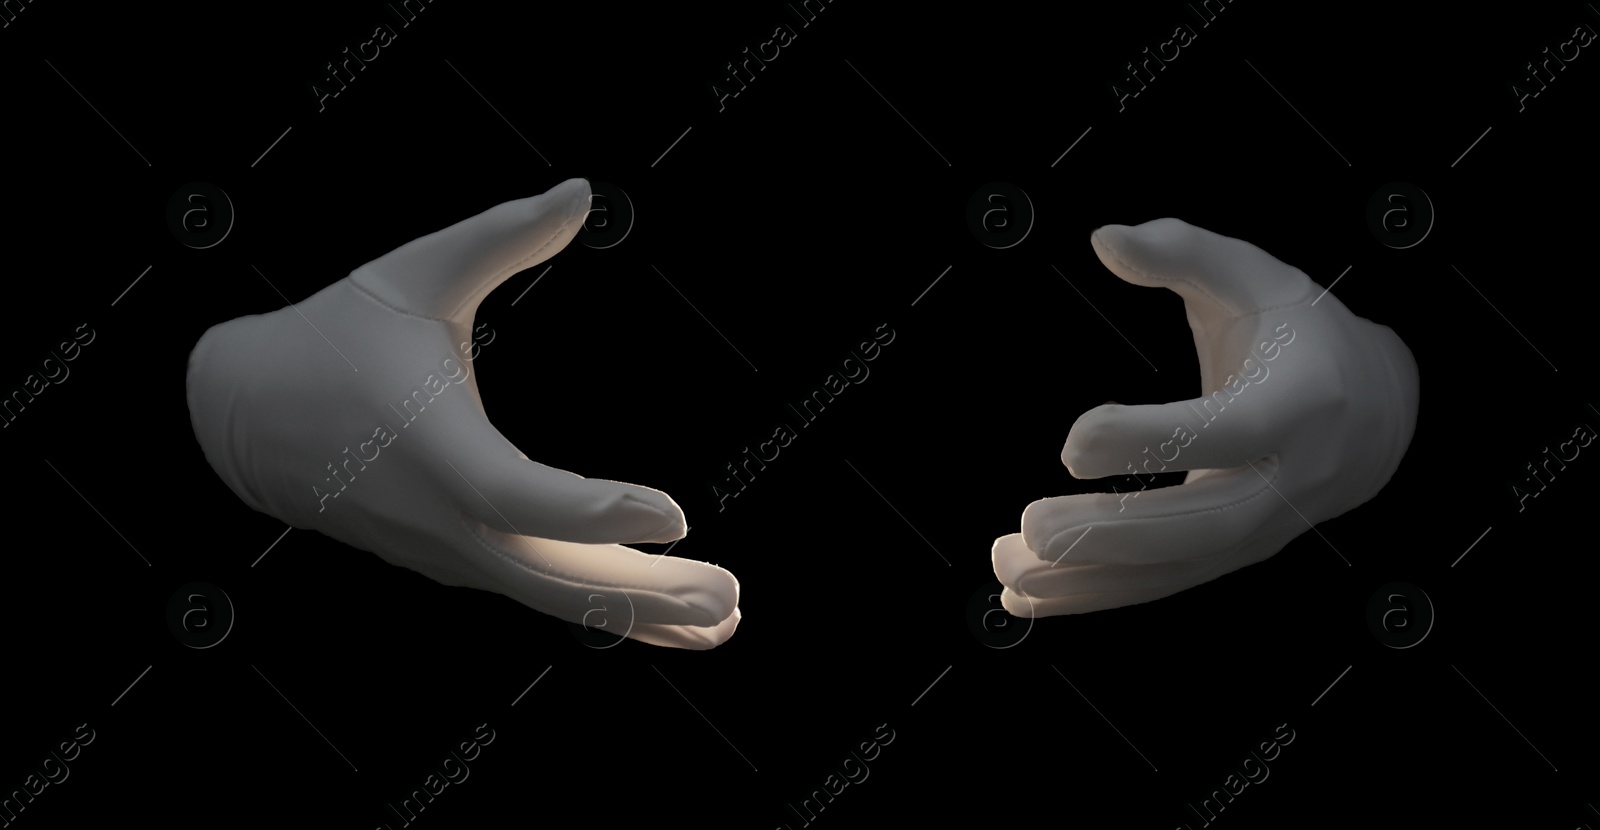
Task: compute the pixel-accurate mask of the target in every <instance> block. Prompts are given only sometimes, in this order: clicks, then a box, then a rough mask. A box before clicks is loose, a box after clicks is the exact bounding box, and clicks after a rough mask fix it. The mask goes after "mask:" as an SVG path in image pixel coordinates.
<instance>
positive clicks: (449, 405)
mask: <svg viewBox="0 0 1600 830" xmlns="http://www.w3.org/2000/svg"><path fill="white" fill-rule="evenodd" d="M589 197H590V193H589V184H588V182H586V181H584V180H583V179H569V180H568V181H566V182H563V183H561V184H559V185H557V186H555V187H554V188H551V189H550V191H549V192H547V193H544V194H543V195H540V196H534V197H532V198H527V199H520V200H517V201H512V202H507V203H505V204H502V205H499V206H497V207H494V208H491V209H489V210H487V211H485V212H483V213H481V214H479V215H477V216H474V217H472V218H471V219H467V220H466V221H463V222H460V223H458V224H456V225H453V226H451V227H449V228H446V229H444V230H441V231H439V232H437V233H433V234H429V235H428V236H425V237H422V238H421V239H417V240H414V241H412V242H410V243H407V244H406V245H403V246H401V247H400V248H398V249H396V250H394V251H393V252H391V253H389V254H387V255H385V256H382V257H380V258H378V259H376V260H373V261H372V262H369V263H367V264H366V265H363V266H361V267H360V268H357V269H356V270H355V271H354V272H352V273H351V274H350V275H349V276H348V277H346V278H345V279H342V280H339V281H338V282H336V283H333V284H332V285H330V286H328V287H327V288H324V289H323V290H321V291H319V292H317V293H316V294H314V295H312V296H311V297H309V298H307V299H305V300H303V301H301V302H299V303H295V304H293V305H292V306H289V307H285V308H281V309H278V310H277V311H274V312H271V313H268V314H257V315H251V316H246V317H240V318H238V319H236V320H230V321H228V322H226V323H222V324H220V325H217V326H213V327H212V328H211V329H210V330H209V331H207V332H206V333H205V335H203V336H202V337H201V338H200V341H199V342H198V343H197V344H196V345H195V348H194V351H193V352H192V353H191V354H190V356H189V369H188V401H189V412H190V416H191V420H192V423H193V426H194V431H195V436H196V438H197V439H198V440H199V442H200V446H201V448H202V449H204V451H205V456H206V459H207V460H208V461H209V462H210V463H211V466H212V468H213V469H215V470H216V471H217V475H219V476H221V478H222V480H223V481H224V482H226V483H227V485H228V487H229V488H231V489H232V490H233V492H234V493H235V494H237V495H238V496H239V498H240V499H243V500H244V502H245V503H246V504H248V505H250V506H251V507H252V508H254V509H256V510H258V511H261V512H262V513H266V514H268V515H270V516H273V517H275V518H277V519H280V520H282V521H284V522H287V523H288V524H290V525H292V526H294V527H296V528H305V529H312V530H317V531H321V532H322V533H325V534H327V535H328V536H331V537H333V538H334V539H337V540H339V541H341V542H344V543H346V544H348V545H351V546H352V547H356V548H360V549H362V550H367V551H371V552H373V553H375V554H377V555H378V556H380V557H382V558H383V559H384V560H385V561H387V562H390V563H392V564H395V565H400V566H402V567H406V568H410V569H412V570H414V571H417V572H419V573H422V574H423V575H425V576H428V577H429V578H431V579H434V580H437V581H439V582H442V583H444V584H446V585H461V586H469V587H473V588H480V589H483V590H487V591H493V592H496V593H500V594H504V595H506V596H509V597H511V598H513V599H515V600H517V601H519V602H521V603H523V604H524V605H527V606H529V607H531V608H534V609H536V610H538V611H542V612H544V613H546V614H550V615H552V616H555V617H559V618H560V619H563V620H567V621H569V622H575V623H582V624H586V625H589V626H591V627H596V628H599V629H600V630H603V631H608V632H611V633H613V634H618V635H625V636H627V637H629V638H631V639H635V640H639V641H642V642H646V643H651V644H654V645H661V646H672V647H679V648H691V649H706V648H712V647H714V646H717V645H719V644H721V643H722V642H724V641H726V640H727V639H728V638H729V637H731V636H732V635H733V632H734V629H735V628H736V627H737V625H738V622H739V617H740V615H739V609H738V601H739V583H738V581H737V580H736V579H734V577H733V574H731V573H729V572H728V571H726V570H723V569H721V568H718V567H715V566H712V565H708V564H705V563H702V562H695V561H691V560H686V559H678V558H673V557H658V556H655V555H649V554H645V553H643V552H641V551H637V550H634V549H632V548H628V547H624V546H623V544H625V543H629V542H670V541H672V540H674V539H678V538H680V537H682V536H683V535H684V533H685V532H686V529H687V525H686V524H685V520H684V516H683V511H682V510H681V509H679V507H678V505H677V504H676V503H674V502H673V500H672V499H671V498H669V497H667V495H666V494H665V493H661V492H658V491H656V490H652V489H649V488H646V487H640V486H637V485H632V484H623V483H619V482H614V481H600V480H595V479H586V478H583V477H581V476H578V475H574V474H572V473H569V472H565V471H562V470H557V469H553V468H551V467H547V466H544V465H542V464H539V463H537V462H534V461H530V460H528V458H527V456H525V455H524V454H522V452H521V451H519V450H518V449H517V448H516V447H515V446H513V445H512V444H511V443H510V442H509V441H508V440H506V438H505V437H504V436H502V435H501V434H500V432H499V431H497V430H496V429H495V428H494V427H493V426H492V425H491V424H490V423H489V419H488V417H487V415H486V414H485V413H484V409H483V403H482V400H481V398H480V397H479V394H478V385H477V377H476V373H475V372H473V371H472V363H471V358H472V357H474V356H476V350H477V347H478V345H477V344H475V343H474V338H473V328H472V320H473V315H474V314H475V313H476V311H477V308H478V304H479V302H480V301H482V300H483V298H484V297H485V296H487V295H488V293H489V292H490V291H493V290H494V288H495V287H496V286H498V285H499V284H500V283H502V282H504V281H505V280H506V279H507V278H508V277H510V276H511V275H512V274H515V273H516V272H518V271H521V270H523V269H525V268H530V267H532V266H535V265H537V264H539V263H540V262H543V261H544V260H546V259H548V258H550V257H551V256H554V255H555V254H556V253H557V252H559V251H560V250H561V249H562V248H563V247H565V246H566V244H567V243H568V242H570V241H571V240H572V239H573V237H574V236H575V235H576V233H577V232H578V230H579V228H580V227H581V225H582V222H583V219H584V216H585V214H586V213H587V212H588V210H589ZM596 313H597V314H598V313H601V312H599V311H597V312H596ZM601 609H604V610H601ZM602 624H603V627H601V626H602Z"/></svg>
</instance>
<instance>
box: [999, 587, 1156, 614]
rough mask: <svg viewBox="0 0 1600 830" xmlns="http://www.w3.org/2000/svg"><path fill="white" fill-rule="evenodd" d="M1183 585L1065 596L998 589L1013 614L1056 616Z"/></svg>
mask: <svg viewBox="0 0 1600 830" xmlns="http://www.w3.org/2000/svg"><path fill="white" fill-rule="evenodd" d="M1181 590H1183V589H1182V588H1178V589H1174V590H1172V591H1168V592H1166V593H1161V592H1154V591H1124V592H1116V593H1106V594H1072V595H1069V596H1064V597H1030V596H1025V595H1023V594H1019V593H1017V592H1016V591H1014V590H1012V589H1010V588H1006V589H1003V590H1002V591H1001V592H1000V605H1001V607H1003V608H1005V609H1006V611H1008V612H1010V613H1011V615H1012V616H1015V617H1023V618H1030V617H1031V618H1035V619H1037V618H1041V617H1059V616H1062V615H1065V614H1087V613H1089V612H1091V611H1108V610H1110V609H1112V608H1122V607H1124V606H1128V605H1138V604H1140V603H1145V602H1153V601H1155V600H1158V599H1161V598H1163V597H1167V596H1171V595H1172V594H1175V593H1177V592H1178V591H1181Z"/></svg>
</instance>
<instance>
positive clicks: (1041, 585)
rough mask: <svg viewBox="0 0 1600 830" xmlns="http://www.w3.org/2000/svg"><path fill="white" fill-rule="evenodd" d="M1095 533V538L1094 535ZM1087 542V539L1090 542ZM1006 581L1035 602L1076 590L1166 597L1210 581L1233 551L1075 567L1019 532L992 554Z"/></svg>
mask: <svg viewBox="0 0 1600 830" xmlns="http://www.w3.org/2000/svg"><path fill="white" fill-rule="evenodd" d="M1096 532H1098V531H1091V532H1090V538H1093V535H1094V533H1096ZM1085 541H1087V540H1085ZM991 556H992V560H993V564H994V573H995V577H996V578H998V579H999V580H1000V583H1001V584H1002V585H1004V586H1006V587H1008V588H1011V589H1013V590H1015V591H1016V592H1018V593H1020V594H1026V595H1027V596H1029V597H1031V598H1033V599H1034V600H1035V601H1037V600H1039V599H1040V598H1050V597H1065V596H1072V595H1075V594H1116V593H1137V592H1151V591H1156V592H1161V591H1165V592H1166V593H1162V594H1160V595H1161V596H1166V595H1167V594H1169V593H1176V592H1178V591H1181V590H1183V589H1185V588H1189V587H1193V586H1195V585H1199V584H1200V583H1202V582H1206V581H1209V580H1211V579H1213V578H1215V577H1216V576H1219V575H1220V574H1222V573H1226V572H1227V571H1229V570H1233V569H1232V568H1229V567H1226V566H1227V564H1228V561H1227V560H1228V558H1229V556H1228V554H1227V553H1224V554H1221V555H1219V556H1213V557H1208V558H1205V559H1188V560H1183V561H1179V562H1160V563H1156V564H1152V565H1071V564H1067V563H1066V562H1062V563H1059V564H1058V563H1055V562H1053V561H1050V560H1045V559H1040V558H1039V554H1037V553H1034V552H1033V551H1032V550H1030V549H1029V548H1028V545H1027V543H1026V542H1025V541H1023V538H1022V534H1020V533H1013V534H1010V535H1009V536H1002V537H1000V538H999V539H996V540H995V543H994V549H993V552H992V554H991Z"/></svg>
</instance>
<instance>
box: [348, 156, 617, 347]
mask: <svg viewBox="0 0 1600 830" xmlns="http://www.w3.org/2000/svg"><path fill="white" fill-rule="evenodd" d="M588 212H589V183H588V182H587V181H585V180H584V179H568V180H566V181H564V182H562V183H561V184H558V185H556V186H555V187H552V188H550V189H549V190H548V191H546V192H544V193H542V194H540V195H538V196H530V197H528V198H526V199H517V200H515V201H510V202H505V203H504V204H500V205H496V206H495V207H492V208H489V209H488V210H486V211H484V212H482V213H480V214H478V215H477V216H474V217H472V218H470V219H465V220H462V221H460V222H457V223H456V224H454V225H451V226H450V227H448V228H445V229H444V230H441V231H436V232H434V233H431V234H428V235H427V236H424V237H420V238H418V239H414V240H412V241H410V242H407V243H406V244H404V245H401V246H400V247H398V248H396V249H394V250H393V251H390V252H389V253H387V254H384V255H383V256H381V257H379V258H377V259H375V260H373V261H371V262H369V263H367V264H365V265H363V266H361V267H360V268H357V269H356V270H355V271H354V272H352V273H351V275H350V279H351V281H353V282H354V283H355V284H356V285H357V286H358V287H360V288H361V289H363V290H365V291H366V292H367V293H368V294H371V295H373V296H375V297H377V298H378V299H379V300H381V301H382V302H384V303H385V304H387V305H389V306H391V307H393V308H395V309H397V310H399V311H402V312H405V313H406V314H411V315H414V316H417V317H426V318H429V319H434V320H454V321H457V322H464V321H470V320H471V319H472V315H473V313H474V312H475V311H476V310H477V308H478V303H480V302H482V300H483V298H484V297H485V296H488V294H489V292H490V291H493V290H494V289H495V287H496V286H498V285H499V284H500V283H502V282H505V281H506V280H507V279H508V278H510V277H511V275H513V274H515V273H517V272H518V271H521V270H523V269H525V268H531V267H533V266H535V265H538V264H539V263H541V262H543V261H545V260H547V259H549V258H550V257H552V256H555V254H556V253H557V252H559V251H560V250H561V249H562V248H564V247H566V245H567V243H568V242H571V241H572V239H573V237H575V236H576V235H577V233H578V230H579V229H580V228H581V227H582V225H583V220H584V217H585V216H587V215H588Z"/></svg>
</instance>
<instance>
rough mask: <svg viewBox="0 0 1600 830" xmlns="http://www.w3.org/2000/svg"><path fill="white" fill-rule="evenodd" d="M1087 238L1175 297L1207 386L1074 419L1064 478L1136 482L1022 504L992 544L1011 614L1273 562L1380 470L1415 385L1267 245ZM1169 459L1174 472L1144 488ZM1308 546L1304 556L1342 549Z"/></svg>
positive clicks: (1107, 599)
mask: <svg viewBox="0 0 1600 830" xmlns="http://www.w3.org/2000/svg"><path fill="white" fill-rule="evenodd" d="M1090 241H1091V243H1092V244H1093V245H1094V249H1095V252H1096V253H1097V254H1099V255H1100V261H1101V262H1102V263H1104V264H1105V266H1106V267H1107V268H1109V269H1111V272H1112V273H1114V274H1116V275H1117V276H1119V277H1121V278H1122V279H1124V280H1127V281H1128V282H1131V283H1134V284H1135V285H1143V286H1152V287H1153V286H1164V287H1166V288H1170V289H1172V290H1173V291H1175V292H1177V293H1178V295H1179V296H1181V297H1183V304H1184V308H1185V310H1186V311H1187V313H1188V317H1189V328H1190V329H1191V330H1192V331H1193V333H1194V344H1195V351H1196V352H1197V354H1198V356H1199V359H1200V383H1201V397H1199V398H1196V399H1194V400H1188V401H1178V402H1176V403H1168V404H1155V405H1146V406H1122V405H1119V404H1107V405H1105V406H1098V407H1095V408H1094V409H1091V410H1089V411H1088V412H1085V413H1084V414H1083V415H1082V416H1081V417H1079V418H1078V420H1077V422H1076V423H1074V424H1073V425H1072V429H1071V431H1070V432H1069V433H1068V434H1067V442H1066V446H1065V447H1064V448H1063V449H1062V451H1061V460H1062V462H1064V463H1065V464H1066V465H1067V470H1068V471H1069V472H1071V473H1072V475H1073V476H1075V477H1077V478H1084V479H1088V478H1105V477H1108V476H1128V475H1130V474H1134V475H1137V476H1138V477H1139V478H1137V479H1124V482H1130V483H1131V486H1130V484H1129V483H1124V484H1123V485H1122V486H1121V487H1119V488H1117V489H1119V490H1121V491H1122V492H1116V493H1095V494H1084V495H1074V496H1063V497H1059V498H1047V499H1042V500H1040V501H1036V502H1034V503H1032V504H1030V505H1028V507H1027V509H1026V510H1024V511H1023V514H1022V532H1021V533H1013V534H1011V535H1009V536H1002V537H1000V538H999V539H997V540H996V541H995V543H994V548H993V559H994V572H995V575H996V576H997V577H998V578H999V579H1000V582H1001V583H1002V584H1003V585H1004V586H1005V589H1004V591H1003V592H1002V594H1001V604H1002V605H1004V607H1005V608H1006V610H1007V611H1009V612H1011V613H1012V614H1014V615H1017V616H1022V617H1048V616H1054V615H1058V614H1078V613H1084V612H1087V611H1097V610H1101V609H1106V608H1116V607H1119V606H1124V605H1133V604H1136V603H1141V602H1149V601H1151V600H1155V599H1160V598H1162V597H1165V596H1170V595H1172V594H1175V593H1177V592H1179V591H1182V590H1184V589H1186V588H1191V587H1194V586H1195V585H1199V584H1201V583H1203V582H1207V581H1209V580H1212V579H1215V578H1216V577H1218V576H1221V575H1222V574H1225V573H1228V572H1230V571H1235V570H1238V569H1239V568H1242V567H1244V566H1246V565H1251V564H1254V563H1256V562H1260V561H1261V560H1263V559H1266V558H1267V557H1269V556H1272V555H1273V554H1275V553H1277V552H1278V551H1279V550H1281V549H1282V548H1283V547H1284V545H1287V544H1288V543H1289V541H1290V540H1292V539H1294V538H1295V537H1296V536H1299V535H1300V534H1302V533H1304V532H1306V531H1307V530H1310V529H1312V526H1313V525H1314V524H1316V523H1318V522H1322V521H1325V520H1327V519H1331V518H1333V517H1335V516H1338V515H1339V514H1341V513H1344V512H1345V511H1347V510H1350V509H1351V508H1353V507H1356V506H1357V505H1360V504H1361V503H1363V502H1365V501H1367V500H1368V499H1370V498H1372V497H1373V496H1375V495H1377V493H1378V491H1379V490H1380V489H1382V488H1383V486H1384V484H1386V483H1387V482H1388V481H1389V477H1390V476H1391V475H1393V474H1394V471H1395V469H1396V468H1397V467H1398V466H1399V465H1400V458H1401V456H1403V455H1404V454H1405V450H1406V447H1407V445H1409V444H1410V442H1411V434H1412V430H1413V428H1414V427H1415V426H1416V420H1417V401H1418V378H1417V365H1416V361H1415V360H1414V359H1413V358H1412V356H1411V351H1410V350H1409V349H1407V348H1406V345H1405V344H1404V343H1403V342H1401V340H1400V338H1399V337H1398V336H1397V335H1395V333H1394V332H1393V331H1391V330H1390V329H1389V328H1388V327H1387V326H1380V325H1377V324H1375V323H1373V322H1371V321H1369V320H1365V319H1363V318H1360V317H1357V316H1355V315H1354V314H1351V313H1350V311H1349V309H1347V308H1345V306H1344V304H1343V303H1341V302H1339V299H1338V298H1337V297H1335V296H1333V295H1332V294H1331V293H1328V294H1324V293H1323V289H1322V287H1321V286H1319V285H1317V284H1316V283H1314V282H1312V281H1311V279H1310V278H1308V277H1307V276H1306V275H1305V274H1304V273H1303V272H1301V271H1300V270H1299V269H1298V268H1294V267H1292V266H1289V265H1285V264H1284V263H1282V262H1279V261H1278V260H1277V259H1275V258H1273V257H1272V256H1271V255H1269V254H1267V253H1266V252H1265V251H1262V250H1261V249H1260V248H1257V247H1255V246H1254V245H1251V244H1249V243H1247V242H1242V241H1240V240H1237V239H1229V238H1227V237H1224V236H1219V235H1217V234H1214V233H1211V232H1210V231H1206V230H1202V229H1200V228H1196V227H1194V226H1192V225H1188V224H1186V223H1184V222H1180V221H1178V220H1177V219H1157V220H1155V221H1152V222H1146V223H1144V224H1143V225H1137V226H1133V227H1128V226H1125V225H1107V226H1106V227H1103V228H1100V229H1099V230H1097V231H1095V232H1094V233H1093V234H1092V235H1091V237H1090ZM1176 470H1187V471H1189V473H1188V476H1187V477H1186V478H1185V480H1184V483H1182V484H1179V485H1175V486H1172V487H1162V488H1156V489H1142V488H1143V487H1145V486H1147V484H1148V481H1149V476H1151V475H1153V474H1155V473H1161V472H1170V471H1176ZM1319 533H1320V532H1319ZM1318 547H1321V548H1323V550H1321V551H1315V550H1308V551H1306V553H1308V554H1309V553H1316V554H1317V555H1323V554H1326V555H1327V556H1329V557H1334V556H1335V555H1336V554H1337V555H1338V556H1339V557H1340V558H1343V554H1342V553H1338V551H1337V549H1332V550H1330V549H1328V548H1331V547H1332V545H1331V544H1328V545H1324V544H1323V543H1322V542H1321V541H1319V542H1318ZM1346 562H1348V560H1346Z"/></svg>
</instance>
